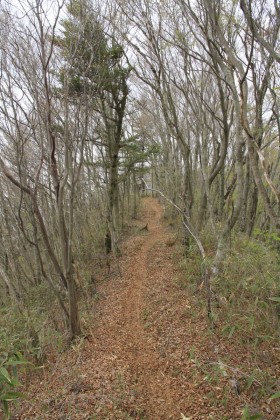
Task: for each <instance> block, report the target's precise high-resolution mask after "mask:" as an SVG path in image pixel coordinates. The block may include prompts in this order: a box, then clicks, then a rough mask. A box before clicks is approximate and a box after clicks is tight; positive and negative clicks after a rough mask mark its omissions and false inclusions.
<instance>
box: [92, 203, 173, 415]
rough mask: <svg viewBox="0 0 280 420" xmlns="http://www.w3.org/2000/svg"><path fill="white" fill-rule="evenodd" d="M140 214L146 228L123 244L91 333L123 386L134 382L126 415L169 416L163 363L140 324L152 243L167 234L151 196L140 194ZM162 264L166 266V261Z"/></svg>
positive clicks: (149, 281) (168, 388)
mask: <svg viewBox="0 0 280 420" xmlns="http://www.w3.org/2000/svg"><path fill="white" fill-rule="evenodd" d="M141 216H142V217H141V226H145V225H146V224H147V226H148V232H147V233H144V232H145V231H143V234H142V235H138V236H137V237H136V238H132V239H130V240H129V241H128V242H127V243H126V250H125V254H126V256H125V257H124V258H123V259H122V261H121V272H122V278H121V280H120V283H119V284H118V286H119V288H118V290H112V292H113V293H114V296H111V293H110V292H109V294H108V290H107V297H106V300H107V301H108V300H111V305H104V307H103V311H102V314H100V315H101V317H102V320H103V321H102V325H101V326H99V328H98V329H97V333H95V334H96V335H97V336H98V337H99V338H100V339H101V341H102V343H103V348H104V351H106V352H108V354H107V357H109V358H110V357H111V359H112V360H113V361H114V364H115V366H116V369H117V371H118V372H119V373H120V372H121V376H122V380H123V382H125V384H126V385H125V386H131V385H132V386H133V387H134V393H135V394H136V397H135V398H133V403H136V406H135V408H133V405H134V404H132V406H131V407H127V414H128V415H130V416H132V417H131V418H133V417H134V418H147V419H160V418H162V419H168V418H175V417H173V416H172V411H174V405H176V402H175V401H174V399H173V396H172V394H173V392H172V381H171V380H170V378H169V377H168V376H167V375H166V374H165V373H164V370H165V363H166V362H165V361H163V360H162V358H161V356H160V354H159V352H158V351H157V349H156V342H155V340H154V338H153V337H152V336H151V335H150V334H149V333H148V332H147V331H146V328H147V326H146V325H145V319H146V316H147V313H146V312H147V302H146V298H147V292H148V291H149V289H150V288H152V287H153V283H152V279H151V275H150V267H149V262H150V259H151V255H152V251H153V248H154V247H155V246H156V245H158V244H164V243H165V241H166V240H167V238H168V234H167V232H166V230H165V228H164V227H163V223H162V208H161V206H160V205H159V203H158V201H157V200H156V199H153V198H149V197H148V198H146V199H144V206H143V210H142V215H141ZM133 248H134V249H133ZM135 248H136V249H135ZM152 262H153V261H152ZM155 263H156V262H155ZM166 263H167V264H169V265H170V263H169V261H166ZM115 286H116V284H115ZM113 289H115V287H113ZM128 384H130V385H128ZM142 401H143V402H142ZM172 406H173V409H172ZM114 416H116V413H114V414H112V417H111V418H117V417H114ZM177 418H179V413H178V416H177Z"/></svg>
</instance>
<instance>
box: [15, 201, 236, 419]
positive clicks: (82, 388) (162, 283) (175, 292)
mask: <svg viewBox="0 0 280 420" xmlns="http://www.w3.org/2000/svg"><path fill="white" fill-rule="evenodd" d="M137 223H138V227H137V228H136V233H135V235H133V236H132V237H130V238H129V239H128V240H126V241H124V242H123V244H122V249H121V251H122V257H121V258H120V266H119V268H120V271H121V275H119V272H118V270H117V269H116V270H115V273H114V272H112V273H111V276H110V278H109V279H108V280H107V281H103V282H102V283H101V284H99V285H98V289H97V297H98V299H97V300H96V302H95V303H94V304H93V307H92V313H93V317H94V323H93V325H92V331H91V334H89V336H88V339H87V340H81V341H80V342H78V343H77V344H76V345H74V346H73V347H72V349H71V350H70V351H67V352H65V353H63V354H62V355H60V356H59V357H57V360H56V362H55V364H54V365H53V368H52V369H51V370H48V371H46V372H45V374H44V378H43V379H42V378H41V382H40V383H38V380H37V381H36V378H35V380H34V381H33V383H32V386H30V388H29V390H28V397H29V401H28V404H24V406H23V408H22V413H24V414H21V415H18V416H17V417H16V419H20V420H23V419H24V420H27V419H28V420H30V419H34V418H35V419H37V420H42V419H48V420H51V419H52V420H54V419H55V420H56V419H58V420H74V419H75V420H80V419H81V420H82V419H85V420H90V419H96V420H118V419H120V420H121V419H123V420H127V419H139V420H141V419H142V420H168V419H173V420H180V419H182V418H184V417H183V416H182V413H183V414H184V415H185V416H186V417H185V418H187V419H191V420H202V419H215V420H218V419H225V418H226V419H235V418H239V414H237V413H240V408H238V407H237V406H238V404H239V405H240V403H239V401H238V396H237V395H235V394H234V393H233V394H229V393H228V391H227V394H226V397H225V396H224V391H223V385H222V383H221V381H222V380H223V381H224V385H227V380H228V378H223V379H219V381H220V382H219V386H216V385H215V384H212V383H211V381H209V380H206V379H205V378H206V373H205V372H206V370H209V366H212V365H213V361H215V360H217V361H218V360H219V357H221V356H220V355H221V354H222V353H223V354H227V347H226V345H224V343H222V342H220V340H219V338H218V337H217V336H214V335H211V336H210V335H209V333H208V326H207V322H206V316H205V313H203V311H202V312H201V313H200V312H198V311H197V309H196V308H193V307H192V303H191V302H189V299H188V293H187V291H186V289H184V288H183V287H181V283H180V276H181V277H182V276H184V274H183V270H182V269H180V267H179V262H180V260H181V259H182V253H181V252H182V251H180V247H179V248H178V249H179V254H178V251H176V249H177V248H176V247H172V245H173V242H174V233H172V232H170V230H169V229H168V228H167V227H166V225H165V223H164V221H163V213H162V208H161V206H160V204H159V202H158V200H157V199H154V198H151V197H146V198H144V199H143V200H142V206H141V211H140V220H139V221H138V222H137ZM146 224H147V225H148V231H145V230H142V231H141V229H140V228H141V227H143V226H145V225H146ZM176 252H177V254H176ZM184 281H185V280H184ZM183 284H184V283H183ZM87 325H89V320H87ZM209 363H211V364H209ZM210 372H211V371H210ZM225 398H226V400H225ZM229 398H230V401H231V407H232V408H231V410H230V415H229V416H228V417H227V416H226V417H224V414H229V407H227V408H226V409H225V407H224V405H223V404H224V401H226V403H227V404H228V401H229Z"/></svg>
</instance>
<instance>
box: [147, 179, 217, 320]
mask: <svg viewBox="0 0 280 420" xmlns="http://www.w3.org/2000/svg"><path fill="white" fill-rule="evenodd" d="M141 181H143V182H144V184H145V188H146V190H148V191H153V192H156V193H157V194H159V195H160V196H161V197H162V198H164V200H166V201H167V202H168V203H169V204H171V205H172V206H173V207H174V208H175V209H176V210H177V211H178V212H179V213H180V214H181V215H182V217H183V225H184V226H185V228H186V229H187V231H188V232H189V233H190V235H191V236H192V238H193V239H194V240H195V243H196V245H197V247H198V249H199V252H200V254H201V257H202V260H203V263H204V262H205V261H206V252H205V250H204V247H203V245H202V242H201V241H200V239H199V237H198V234H197V232H196V230H195V227H194V226H193V225H192V223H191V221H190V218H189V216H188V215H187V214H186V213H185V212H184V211H183V210H182V209H181V208H180V207H179V206H177V204H175V203H174V202H173V201H172V200H170V198H168V197H166V196H165V195H164V194H163V193H162V192H161V191H160V190H157V189H155V188H150V187H148V185H147V183H146V181H145V180H144V179H143V178H141ZM203 283H204V285H205V289H206V293H207V313H208V318H209V319H211V320H212V308H211V286H210V273H209V269H208V267H207V265H206V264H204V279H203Z"/></svg>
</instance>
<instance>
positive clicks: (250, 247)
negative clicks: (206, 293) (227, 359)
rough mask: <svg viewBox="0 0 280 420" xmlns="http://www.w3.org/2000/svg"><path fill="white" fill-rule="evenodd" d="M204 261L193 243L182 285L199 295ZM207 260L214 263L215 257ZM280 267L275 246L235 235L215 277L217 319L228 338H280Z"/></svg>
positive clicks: (251, 340)
mask: <svg viewBox="0 0 280 420" xmlns="http://www.w3.org/2000/svg"><path fill="white" fill-rule="evenodd" d="M209 249H210V250H211V247H210V245H209ZM210 252H211V251H210ZM204 264H205V263H202V261H201V256H200V254H199V252H198V250H197V248H196V247H195V245H194V244H192V245H191V247H190V249H189V251H188V253H187V255H186V256H185V257H183V258H182V260H181V267H182V269H183V270H184V273H185V275H184V278H183V279H180V281H179V283H180V284H179V285H180V286H181V287H182V288H187V289H189V290H190V291H191V293H192V294H195V295H198V296H199V291H200V290H201V288H200V285H201V282H202V278H203V272H204ZM206 264H208V265H209V267H210V266H211V257H210V258H209V260H208V261H207V262H206ZM279 269H280V258H279V255H278V253H277V251H276V250H275V249H273V248H272V247H269V246H267V245H266V244H264V243H262V242H259V241H257V240H255V239H248V238H245V237H242V235H241V234H238V237H237V236H236V238H233V239H232V241H231V247H230V250H229V252H228V256H227V258H226V260H225V262H224V265H223V270H222V272H221V274H220V275H219V276H218V277H215V278H212V279H211V288H212V306H213V316H214V320H215V323H216V324H219V325H220V327H221V329H222V332H223V333H224V334H225V335H226V336H227V337H228V338H232V337H236V336H238V335H239V336H240V337H242V340H245V341H247V342H248V343H249V344H258V343H259V342H261V341H270V340H278V339H279V328H278V325H279V318H280V274H279V273H280V271H279ZM203 304H204V302H203V301H201V305H203ZM238 333H239V334H238ZM242 333H244V335H243V334H242Z"/></svg>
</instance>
